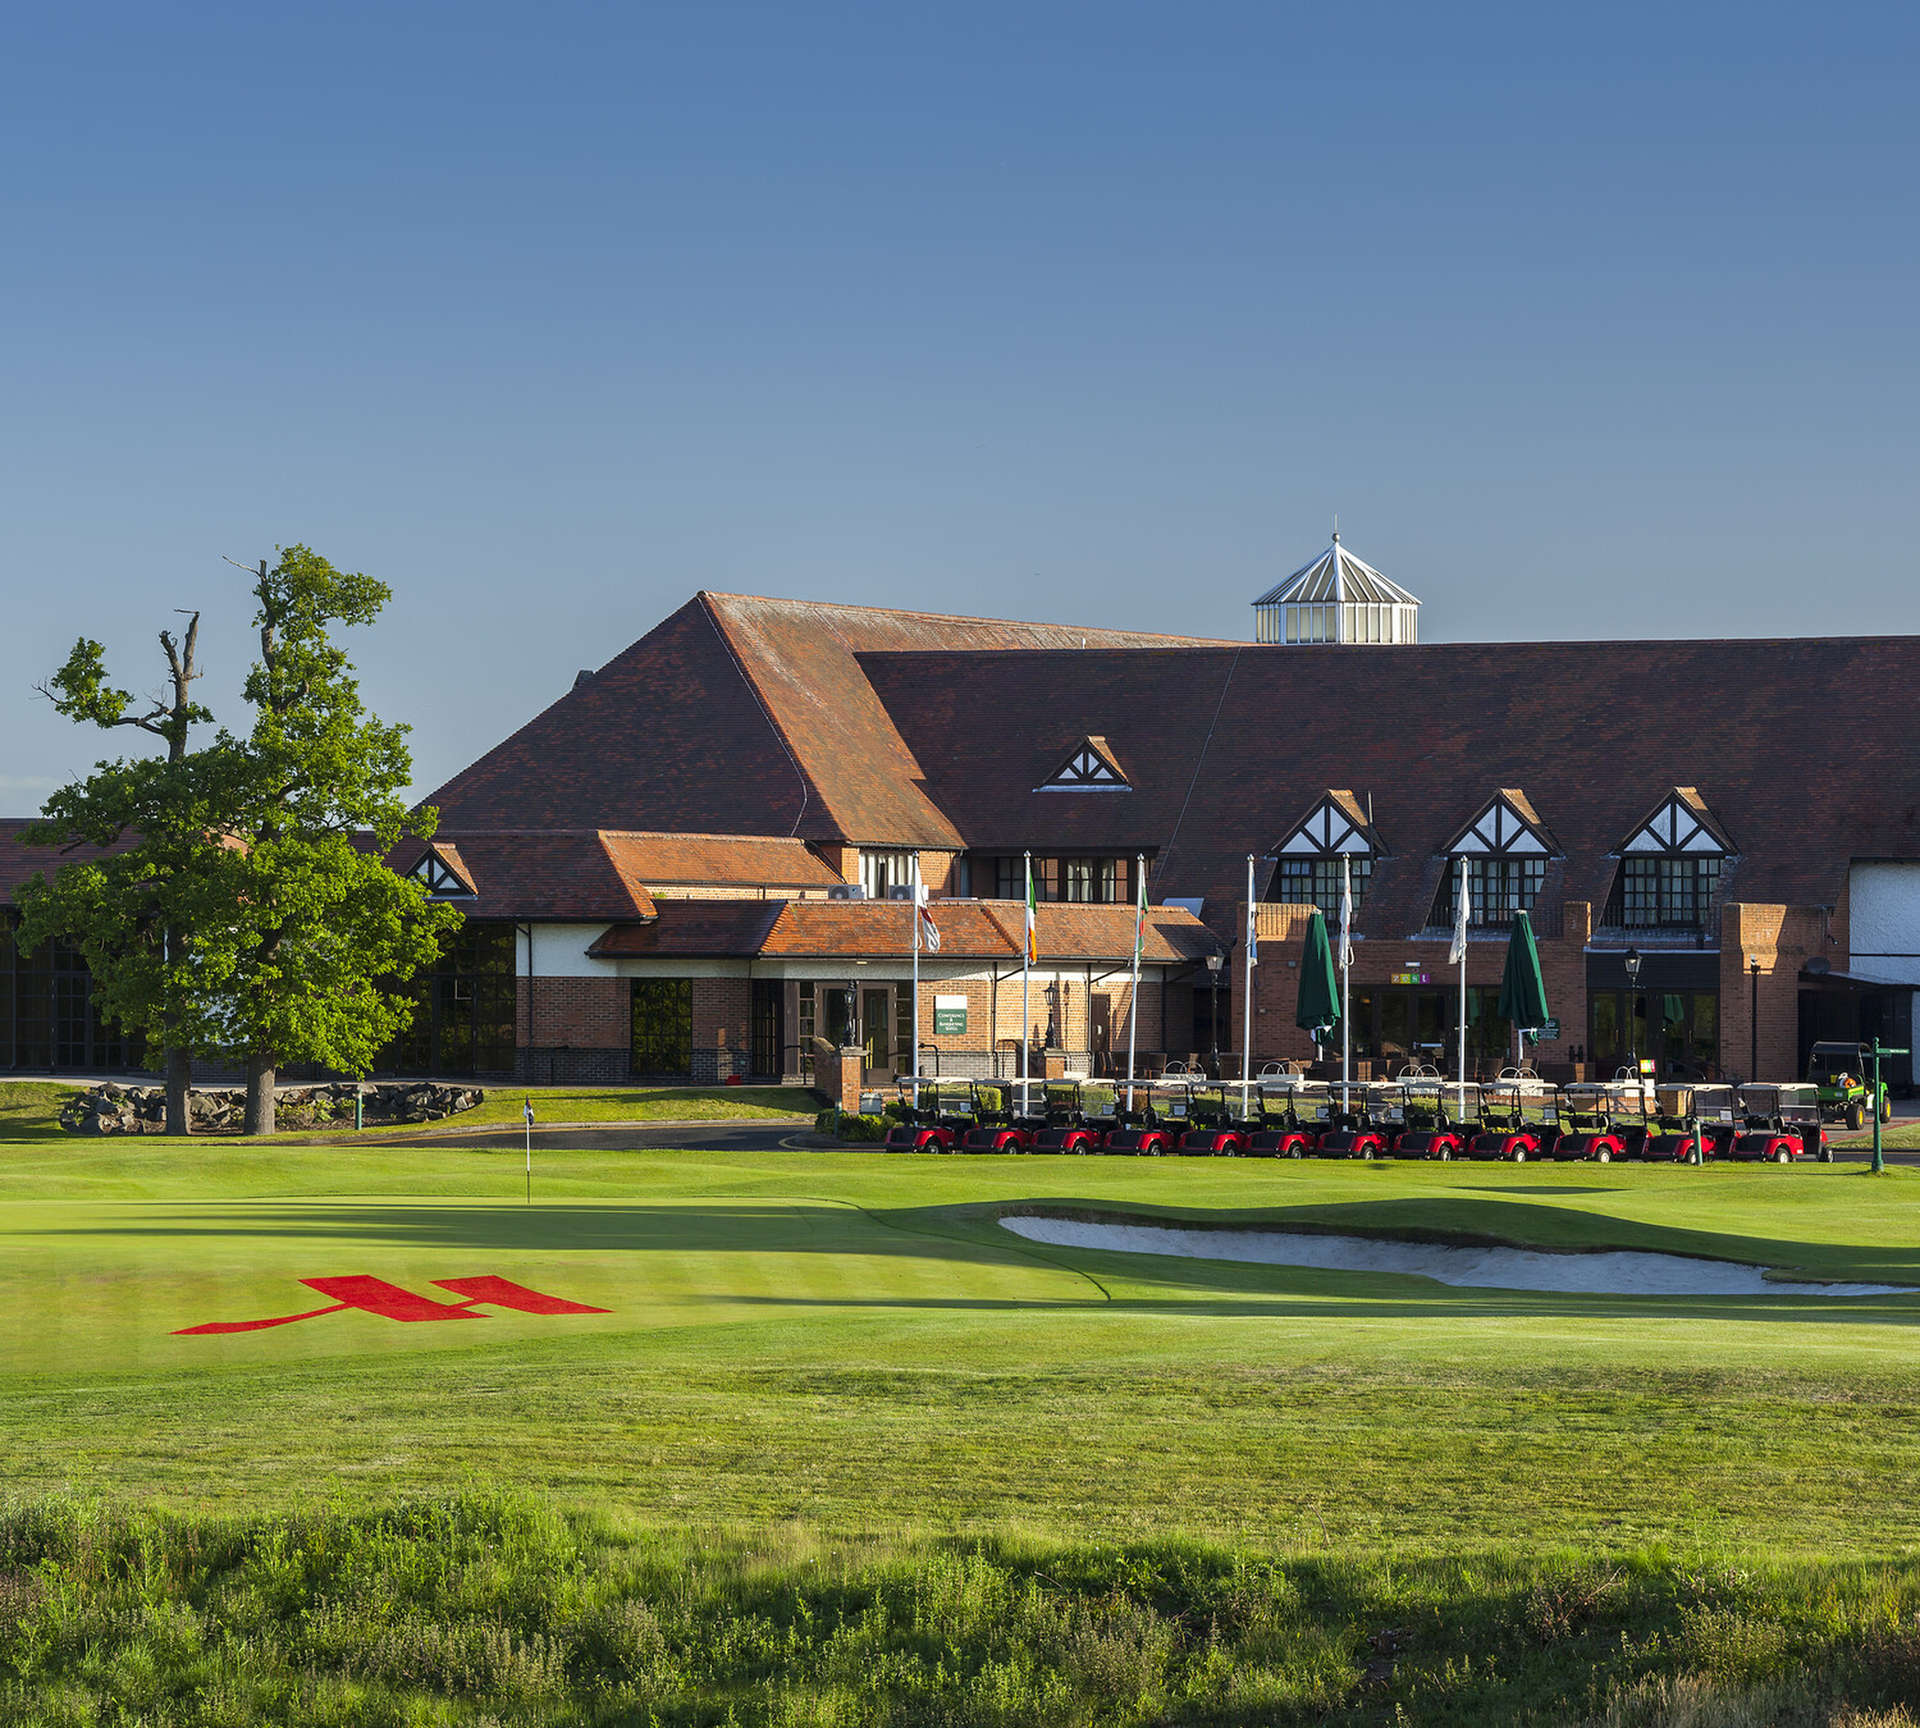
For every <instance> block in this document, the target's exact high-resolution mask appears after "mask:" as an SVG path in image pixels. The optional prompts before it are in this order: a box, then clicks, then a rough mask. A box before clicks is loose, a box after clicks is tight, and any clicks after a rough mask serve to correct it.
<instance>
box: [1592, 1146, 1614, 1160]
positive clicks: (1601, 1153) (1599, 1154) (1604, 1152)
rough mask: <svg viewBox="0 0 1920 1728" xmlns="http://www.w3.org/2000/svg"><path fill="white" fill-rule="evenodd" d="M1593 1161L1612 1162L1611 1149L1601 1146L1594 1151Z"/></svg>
mask: <svg viewBox="0 0 1920 1728" xmlns="http://www.w3.org/2000/svg"><path fill="white" fill-rule="evenodd" d="M1593 1161H1594V1163H1596V1164H1611V1163H1612V1162H1613V1151H1612V1149H1611V1148H1610V1147H1606V1146H1602V1147H1601V1148H1599V1150H1598V1151H1596V1152H1595V1153H1594V1155H1593Z"/></svg>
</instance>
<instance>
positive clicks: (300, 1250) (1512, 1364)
mask: <svg viewBox="0 0 1920 1728" xmlns="http://www.w3.org/2000/svg"><path fill="white" fill-rule="evenodd" d="M522 1182H523V1176H522V1170H521V1160H520V1157H519V1155H518V1154H517V1153H500V1154H488V1153H484V1152H476V1151H463V1150H461V1149H459V1148H458V1146H457V1143H456V1144H449V1145H447V1146H444V1147H442V1146H436V1147H407V1148H397V1147H391V1146H381V1145H379V1144H378V1143H373V1144H369V1143H366V1142H364V1141H363V1142H360V1143H347V1144H338V1145H325V1146H313V1147H306V1148H292V1147H289V1148H271V1149H269V1148H263V1147H256V1146H252V1145H245V1144H234V1143H231V1142H229V1143H213V1142H208V1143H203V1144H202V1145H201V1146H198V1147H196V1148H195V1149H194V1150H193V1152H192V1153H191V1154H190V1155H189V1156H188V1157H187V1158H185V1159H183V1158H182V1156H181V1154H180V1153H179V1152H178V1151H177V1150H176V1149H175V1148H172V1147H170V1146H168V1145H167V1144H166V1143H165V1142H163V1141H158V1140H146V1141H141V1142H137V1143H125V1144H122V1143H112V1142H108V1143H101V1142H91V1143H87V1142H79V1141H72V1140H67V1141H59V1142H53V1143H39V1144H29V1145H26V1146H20V1147H15V1148H13V1149H12V1150H11V1151H10V1152H9V1153H7V1154H6V1155H5V1157H4V1161H3V1162H0V1308H3V1309H4V1311H5V1312H6V1313H7V1314H8V1316H9V1317H10V1320H11V1322H12V1323H11V1324H10V1325H9V1326H8V1327H7V1328H6V1330H5V1332H4V1333H3V1334H0V1373H4V1374H5V1375H6V1377H7V1386H8V1396H7V1398H6V1399H5V1400H4V1401H0V1464H4V1468H5V1470H6V1473H7V1475H8V1477H9V1478H10V1480H11V1482H12V1483H13V1484H14V1486H15V1487H16V1488H20V1489H36V1490H39V1489H47V1490H51V1489H59V1488H69V1487H73V1488H80V1489H84V1490H86V1491H89V1492H108V1493H113V1494H130V1495H137V1496H147V1495H160V1496H164V1497H166V1498H168V1499H172V1500H176V1501H179V1502H181V1503H192V1504H197V1505H203V1506H209V1507H236V1506H255V1505H259V1504H262V1503H275V1502H285V1501H288V1500H292V1499H297V1498H299V1497H300V1496H302V1495H304V1494H307V1493H310V1492H312V1491H313V1490H314V1489H315V1488H317V1487H323V1486H324V1487H325V1488H326V1489H327V1491H328V1492H330V1493H333V1494H336V1495H342V1496H345V1497H346V1498H347V1499H348V1500H361V1501H365V1500H369V1499H371V1498H373V1497H377V1496H378V1495H381V1494H384V1493H388V1492H390V1491H392V1490H395V1489H407V1490H422V1489H437V1488H444V1487H448V1486H457V1485H459V1484H461V1483H464V1482H466V1481H469V1480H470V1479H471V1478H472V1476H473V1473H474V1472H475V1470H476V1469H478V1468H482V1467H491V1466H494V1465H499V1466H502V1467H505V1466H507V1465H508V1463H509V1461H510V1468H511V1475H512V1479H513V1480H514V1481H516V1482H518V1483H521V1484H523V1485H527V1486H539V1487H544V1488H549V1489H552V1490H554V1491H556V1492H558V1493H560V1494H562V1495H563V1496H566V1497H570V1498H573V1499H577V1500H580V1501H582V1502H593V1503H602V1502H605V1503H608V1504H611V1505H614V1506H617V1507H619V1508H621V1509H623V1510H629V1511H634V1510H638V1511H648V1512H654V1513H658V1514H660V1515H664V1516H673V1517H676V1518H680V1517H691V1518H696V1519H715V1520H728V1519H747V1520H755V1521H758V1520H765V1519H769V1518H775V1519H788V1518H801V1519H806V1520H809V1521H813V1522H816V1523H819V1524H822V1525H824V1526H828V1527H832V1528H834V1529H839V1530H852V1531H863V1530H869V1529H875V1528H884V1529H896V1528H907V1527H911V1528H915V1529H922V1528H924V1529H932V1530H977V1529H989V1528H991V1529H1001V1528H1005V1527H1010V1526H1011V1527H1018V1528H1019V1529H1021V1530H1024V1531H1027V1532H1031V1533H1035V1534H1043V1535H1046V1534H1051V1535H1084V1534H1090V1533H1097V1534H1102V1535H1111V1536H1114V1537H1126V1536H1131V1535H1136V1534H1142V1533H1165V1532H1170V1531H1180V1532H1186V1533H1198V1534H1205V1535H1211V1536H1219V1537H1223V1538H1231V1539H1233V1540H1236V1541H1254V1542H1259V1543H1262V1544H1268V1545H1273V1546H1277V1547H1300V1546H1306V1547H1313V1546H1316V1545H1327V1544H1333V1545H1337V1546H1340V1547H1343V1548H1351V1547H1353V1546H1354V1545H1356V1544H1357V1545H1361V1546H1391V1547H1393V1548H1394V1549H1395V1550H1397V1551H1401V1552H1415V1551H1418V1552H1426V1553H1440V1552H1446V1551H1451V1550H1452V1549H1454V1548H1455V1547H1457V1546H1458V1545H1459V1544H1460V1543H1462V1542H1501V1541H1506V1540H1512V1539H1523V1538H1524V1539H1538V1540H1545V1541H1554V1542H1559V1541H1567V1542H1576V1543H1582V1544H1594V1545H1598V1546H1600V1547H1610V1546H1611V1547H1627V1546H1632V1545H1635V1544H1642V1543H1646V1542H1653V1541H1660V1542H1668V1543H1674V1544H1680V1545H1683V1546H1687V1547H1701V1548H1714V1547H1723V1546H1728V1545H1732V1546H1744V1545H1751V1544H1765V1545H1767V1546H1768V1547H1770V1548H1772V1549H1774V1550H1776V1551H1788V1550H1791V1551H1795V1552H1805V1553H1818V1552H1825V1551H1829V1550H1831V1549H1832V1548H1834V1547H1835V1546H1836V1545H1840V1544H1843V1543H1847V1542H1857V1541H1858V1540H1860V1539H1861V1537H1862V1535H1863V1534H1864V1533H1869V1532H1870V1533H1871V1539H1872V1542H1873V1544H1874V1545H1875V1547H1876V1548H1881V1549H1884V1550H1886V1551H1889V1552H1895V1551H1898V1552H1904V1551H1906V1550H1907V1549H1908V1548H1909V1547H1910V1546H1912V1545H1913V1544H1915V1543H1916V1542H1920V1507H1915V1506H1912V1505H1910V1504H1908V1503H1907V1501H1906V1499H1905V1498H1904V1497H1902V1498H1901V1499H1900V1500H1898V1501H1894V1500H1890V1499H1889V1497H1887V1496H1886V1495H1885V1494H1884V1493H1883V1491H1882V1485H1883V1483H1884V1481H1885V1479H1886V1477H1885V1474H1884V1473H1885V1472H1887V1471H1889V1470H1891V1471H1893V1472H1895V1473H1896V1474H1898V1473H1900V1472H1904V1471H1907V1470H1910V1469H1912V1468H1914V1467H1915V1466H1920V1427H1916V1425H1915V1423H1914V1421H1913V1415H1914V1412H1915V1409H1916V1408H1920V1373H1917V1372H1916V1363H1915V1351H1914V1346H1915V1343H1916V1340H1917V1339H1920V1296H1916V1297H1895V1298H1881V1299H1860V1298H1855V1299H1838V1298H1827V1297H1821V1296H1818V1295H1793V1294H1786V1293H1782V1294H1781V1295H1779V1296H1769V1297H1765V1298H1742V1299H1705V1298H1692V1299H1681V1300H1665V1301H1661V1302H1653V1301H1647V1300H1637V1299H1633V1298H1627V1297H1576V1296H1557V1295H1525V1294H1514V1293H1503V1292H1496V1291H1471V1290H1457V1289H1448V1288H1445V1287H1442V1286H1437V1285H1434V1284H1431V1283H1429V1282H1427V1281H1425V1280H1421V1279H1414V1278H1381V1277H1363V1276H1360V1275H1357V1274H1347V1273H1333V1272H1311V1271H1298V1270H1290V1269H1285V1268H1278V1267H1257V1266H1239V1265H1231V1264H1226V1263H1218V1262H1202V1261H1175V1260H1158V1259H1147V1258H1140V1257H1133V1256H1123V1255H1113V1254H1097V1253H1083V1252H1073V1251H1069V1250H1065V1249H1058V1248H1040V1247H1037V1246H1034V1245H1031V1244H1027V1243H1024V1242H1022V1241H1020V1240H1018V1239H1017V1238H1014V1237H1013V1236H1011V1235H1010V1234H1009V1233H1008V1232H1006V1231H1004V1230H1002V1229H1000V1228H999V1227H998V1225H997V1223H996V1222H995V1214H996V1208H997V1207H1000V1206H1003V1205H1007V1204H1011V1203H1014V1202H1017V1201H1020V1200H1023V1199H1029V1198H1040V1199H1045V1200H1049V1201H1054V1202H1063V1203H1073V1202H1078V1203H1082V1204H1088V1205H1094V1206H1099V1207H1102V1208H1105V1209H1113V1208H1118V1207H1127V1208H1135V1209H1142V1210H1146V1209H1156V1208H1157V1209H1172V1210H1176V1211H1189V1212H1192V1213H1195V1214H1204V1215H1207V1216H1212V1217H1220V1216H1227V1215H1232V1216H1286V1217H1292V1218H1297V1219H1307V1220H1311V1221H1314V1222H1317V1223H1321V1224H1329V1223H1334V1224H1341V1225H1345V1226H1352V1227H1361V1228H1369V1229H1387V1230H1424V1231H1435V1230H1439V1231H1449V1232H1464V1233H1469V1234H1480V1235H1486V1236H1495V1237H1500V1238H1503V1239H1508V1240H1514V1241H1524V1242H1535V1243H1541V1244H1547V1245H1557V1246H1572V1245H1580V1244H1585V1245H1602V1244H1604V1245H1617V1246H1626V1247H1666V1248H1674V1249H1681V1250H1684V1251H1687V1252H1694V1253H1708V1254H1718V1255H1723V1256H1732V1257H1736V1258H1747V1259H1753V1260H1756V1261H1760V1262H1763V1263H1766V1264H1770V1265H1777V1266H1780V1267H1783V1268H1787V1269H1792V1270H1796V1271H1799V1272H1802V1273H1805V1274H1809V1275H1813V1276H1818V1277H1834V1278H1853V1279H1860V1280H1866V1281H1882V1280H1884V1281H1889V1282H1902V1281H1913V1282H1915V1283H1920V1181H1916V1180H1915V1179H1914V1178H1913V1177H1911V1176H1909V1175H1906V1174H1904V1173H1896V1174H1893V1175H1890V1176H1888V1177H1883V1178H1880V1179H1874V1178H1871V1177H1869V1176H1867V1175H1865V1174H1862V1173H1860V1172H1858V1171H1857V1170H1849V1169H1848V1168H1846V1167H1844V1166H1826V1167H1818V1166H1809V1167H1804V1168H1795V1169H1787V1170H1778V1169H1771V1168H1761V1169H1756V1168H1741V1169H1708V1170H1705V1171H1686V1170H1678V1169H1674V1170H1669V1169H1659V1168H1655V1169H1643V1168H1639V1167H1620V1166H1614V1167H1611V1168H1609V1169H1608V1170H1605V1171H1601V1170H1596V1169H1589V1168H1584V1167H1579V1168H1541V1167H1537V1166H1528V1167H1525V1168H1522V1169H1514V1168H1510V1167H1506V1166H1472V1165H1458V1164H1455V1165H1445V1166H1443V1165H1384V1166H1373V1167H1368V1166H1364V1165H1343V1164H1325V1165H1323V1164H1316V1163H1303V1164H1295V1163H1283V1164H1274V1163H1267V1162H1255V1161H1237V1160H1235V1161H1220V1162H1215V1161H1211V1160H1208V1161H1199V1160H1190V1161H1188V1160H1179V1161H1168V1162H1164V1163H1163V1162H1159V1161H1149V1162H1145V1163H1142V1162H1136V1161H1130V1160H1120V1159H1073V1160H1060V1159H1053V1160H1042V1159H1011V1160H997V1161H996V1160H989V1159H955V1158H944V1159H942V1158H910V1157H900V1156H887V1155H884V1154H875V1153H812V1154H809V1153H776V1154H766V1155H746V1154H727V1155H720V1154H709V1153H687V1152H680V1153H634V1154H626V1155H612V1154H590V1153H552V1152H547V1151H544V1150H542V1151H540V1152H539V1153H538V1155H537V1159H536V1178H535V1203H534V1204H533V1205H532V1206H531V1207H529V1206H527V1205H526V1204H525V1203H524V1201H523V1199H522V1197H521V1196H522ZM349 1274H372V1275H375V1276H378V1277H380V1278H383V1279H386V1280H388V1281H389V1282H391V1283H393V1284H396V1285H400V1286H403V1287H405V1288H407V1289H409V1290H413V1291H416V1292H419V1293H421V1294H424V1295H430V1296H436V1297H442V1293H441V1292H439V1291H437V1290H436V1289H435V1288H434V1286H433V1284H432V1283H431V1280H433V1279H435V1278H466V1277H473V1276H479V1275H495V1276H501V1277H506V1278H509V1279H513V1280H515V1281H517V1282H519V1283H521V1284H524V1285H526V1286H529V1287H531V1288H534V1289H538V1290H541V1291H545V1292H548V1293H550V1294H553V1295H557V1296H560V1297H563V1298H566V1299H569V1300H571V1301H574V1302H578V1303H584V1304H589V1305H592V1306H594V1307H600V1308H605V1309H607V1310H609V1312H608V1313H606V1314H604V1315H561V1316H535V1315H520V1314H512V1313H505V1312H494V1313H492V1314H490V1315H489V1317H488V1318H485V1319H483V1320H477V1321H468V1322H464V1323H457V1324H447V1323H439V1324H424V1325H422V1324H403V1323H400V1322H397V1321H394V1320H390V1319H386V1318H383V1317H378V1316H374V1315H370V1314H364V1313H360V1312H345V1313H339V1314H331V1315H326V1316H323V1317H320V1318H316V1319H313V1320H309V1321H305V1322H301V1323H298V1324H295V1325H290V1326H286V1327H283V1328H277V1329H274V1330H269V1331H259V1332H250V1333H240V1334H232V1335H223V1336H193V1337H178V1336H174V1333H175V1332H176V1331H177V1330H178V1329H179V1328H182V1327H186V1326H192V1325H198V1324H202V1323H205V1322H209V1321H237V1320H248V1319H256V1318H264V1317H267V1316H274V1315H283V1314H289V1313H296V1312H301V1311H304V1310H307V1309H311V1308H315V1307H318V1306H322V1305H323V1304H324V1301H325V1298H323V1297H321V1296H319V1295H316V1294H315V1293H314V1292H312V1291H310V1290H308V1289H306V1288H305V1287H303V1286H302V1285H301V1284H300V1283H299V1282H298V1281H299V1280H300V1279H301V1278H306V1277H325V1276H339V1275H349ZM442 1299H450V1298H445V1297H442ZM476 1448H478V1449H479V1450H478V1452H477V1451H476Z"/></svg>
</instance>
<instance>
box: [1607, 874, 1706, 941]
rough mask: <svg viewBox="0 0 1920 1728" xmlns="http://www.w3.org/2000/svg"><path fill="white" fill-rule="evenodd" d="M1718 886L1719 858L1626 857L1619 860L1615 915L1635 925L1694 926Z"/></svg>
mask: <svg viewBox="0 0 1920 1728" xmlns="http://www.w3.org/2000/svg"><path fill="white" fill-rule="evenodd" d="M1719 886H1720V860H1719V859H1718V858H1702V857H1679V858H1660V857H1646V856H1637V857H1628V858H1623V859H1622V860H1621V861H1620V893H1619V914H1620V915H1619V918H1618V919H1617V920H1612V919H1610V920H1608V922H1610V923H1611V922H1618V923H1621V924H1625V925H1628V926H1631V927H1632V928H1635V929H1669V930H1671V929H1684V930H1697V929H1699V928H1700V927H1701V926H1702V925H1704V924H1705V923H1706V922H1707V915H1708V913H1709V912H1710V911H1711V910H1712V907H1713V896H1714V892H1715V890H1716V889H1718V887H1719Z"/></svg>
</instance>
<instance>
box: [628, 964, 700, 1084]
mask: <svg viewBox="0 0 1920 1728" xmlns="http://www.w3.org/2000/svg"><path fill="white" fill-rule="evenodd" d="M633 1071H634V1073H635V1074H639V1075H653V1074H657V1075H663V1076H667V1075H671V1076H679V1075H683V1074H689V1073H691V1072H692V1071H693V980H692V979H691V978H636V979H634V980H633Z"/></svg>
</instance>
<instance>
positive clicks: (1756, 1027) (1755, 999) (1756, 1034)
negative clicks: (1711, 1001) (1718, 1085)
mask: <svg viewBox="0 0 1920 1728" xmlns="http://www.w3.org/2000/svg"><path fill="white" fill-rule="evenodd" d="M1747 976H1748V978H1750V979H1751V980H1752V981H1753V982H1752V987H1751V988H1750V990H1749V991H1748V1000H1747V1078H1748V1079H1749V1080H1757V1079H1759V1078H1760V956H1759V955H1758V954H1750V955H1749V956H1748V957H1747Z"/></svg>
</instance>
